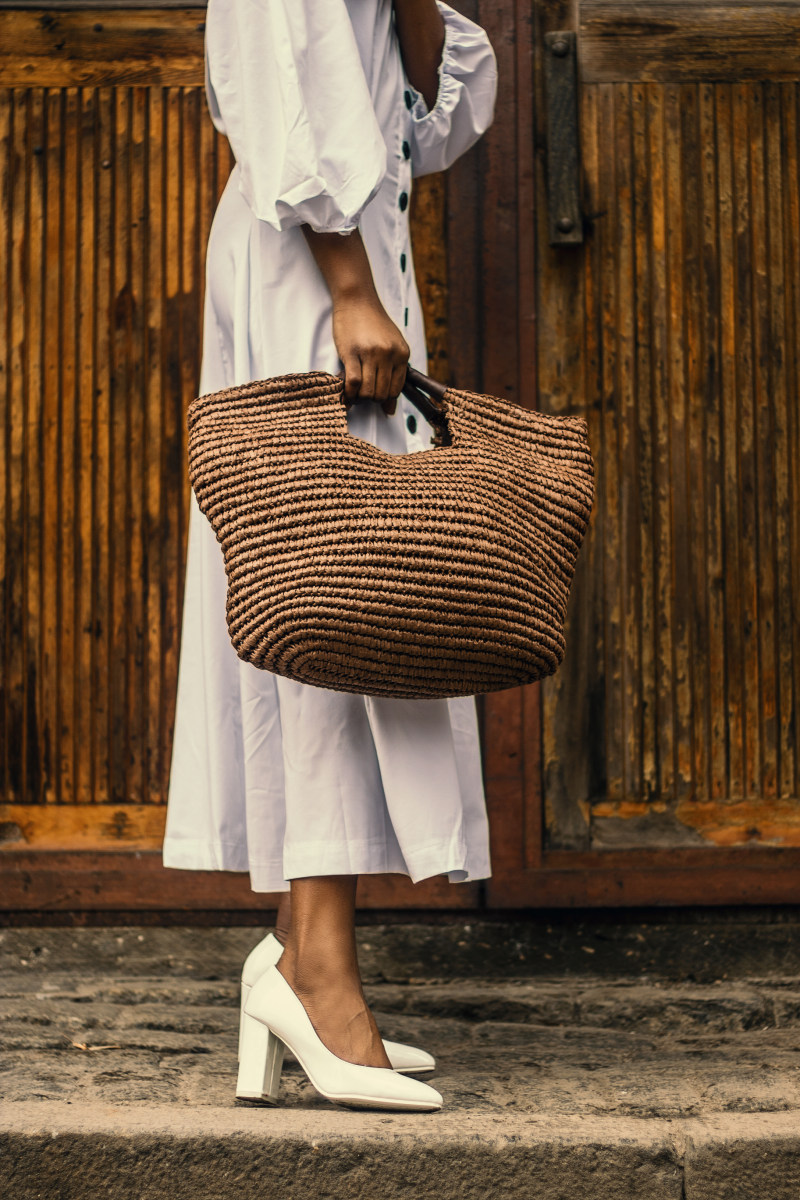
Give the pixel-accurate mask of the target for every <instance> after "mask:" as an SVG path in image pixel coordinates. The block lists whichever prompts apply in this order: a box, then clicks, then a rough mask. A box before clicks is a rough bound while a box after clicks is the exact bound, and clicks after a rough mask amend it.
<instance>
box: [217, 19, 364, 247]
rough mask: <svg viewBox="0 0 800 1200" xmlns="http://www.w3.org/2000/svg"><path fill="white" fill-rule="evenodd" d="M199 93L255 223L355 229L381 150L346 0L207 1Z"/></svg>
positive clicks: (327, 230) (326, 229)
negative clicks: (229, 152) (203, 93)
mask: <svg viewBox="0 0 800 1200" xmlns="http://www.w3.org/2000/svg"><path fill="white" fill-rule="evenodd" d="M206 89H207V93H208V100H209V108H210V110H211V116H212V119H213V121H214V124H215V125H216V127H217V129H219V130H220V131H221V132H222V133H224V134H225V135H226V136H227V138H228V140H229V142H230V144H231V148H232V150H233V154H234V157H235V158H236V162H237V165H238V168H239V188H240V191H241V192H242V194H243V196H244V197H245V199H246V200H247V203H248V204H249V205H250V208H251V209H252V211H253V213H254V214H255V216H256V217H258V218H259V219H260V220H262V221H266V222H267V223H268V224H269V225H271V226H273V227H274V228H275V229H277V230H284V229H289V228H291V227H292V226H295V225H301V224H308V225H310V226H311V228H312V229H315V230H318V231H319V232H323V233H333V232H338V233H348V232H350V231H351V230H353V229H355V228H356V227H357V225H358V220H359V216H360V214H361V212H362V211H363V209H364V208H365V207H366V205H367V204H368V203H369V201H370V200H371V199H372V197H373V196H374V195H375V193H376V192H377V190H378V187H379V186H380V183H381V180H382V179H383V176H384V174H385V171H386V144H385V142H384V139H383V136H382V134H381V131H380V128H379V126H378V122H377V120H376V118H375V113H374V109H373V105H372V100H371V98H370V94H369V89H368V87H367V82H366V79H365V77H364V70H363V67H362V64H361V59H360V57H359V53H358V46H357V43H356V40H355V35H354V33H353V27H352V24H351V22H350V19H349V16H348V13H347V8H346V6H345V0H325V2H324V3H319V0H209V5H208V14H207V20H206Z"/></svg>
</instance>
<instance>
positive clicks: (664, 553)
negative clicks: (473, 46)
mask: <svg viewBox="0 0 800 1200" xmlns="http://www.w3.org/2000/svg"><path fill="white" fill-rule="evenodd" d="M645 96H646V103H647V117H648V120H647V132H648V177H649V204H650V223H651V224H650V237H651V243H650V258H651V276H650V289H651V290H650V296H649V300H650V305H651V309H650V311H651V317H650V321H651V324H650V331H649V333H650V341H651V345H652V348H653V351H652V357H651V361H650V369H651V387H652V393H651V402H652V415H651V420H652V422H653V439H654V442H655V444H656V445H657V446H658V453H657V455H656V456H655V458H654V462H653V467H654V479H655V489H654V513H653V515H654V523H653V543H652V548H651V554H652V566H651V568H650V569H651V570H653V572H654V601H655V610H654V613H653V633H654V640H655V654H654V667H655V673H656V674H655V693H656V745H657V772H658V773H657V776H656V781H657V782H656V787H657V794H658V795H660V796H669V795H671V794H672V789H673V786H674V775H675V704H674V662H673V628H672V620H671V617H672V599H673V595H672V571H671V564H672V520H671V517H672V512H671V509H672V496H671V493H670V467H671V464H670V457H669V448H670V439H669V422H670V403H669V401H670V397H669V374H668V361H669V345H668V341H667V334H668V331H669V329H670V324H669V311H668V305H669V292H668V286H669V280H668V270H669V265H668V260H667V251H668V248H667V204H668V202H669V196H668V192H667V180H666V179H665V161H666V144H665V143H666V129H665V125H666V117H665V111H664V108H665V98H664V90H663V88H661V87H657V86H653V85H649V86H648V87H647V88H646V91H645Z"/></svg>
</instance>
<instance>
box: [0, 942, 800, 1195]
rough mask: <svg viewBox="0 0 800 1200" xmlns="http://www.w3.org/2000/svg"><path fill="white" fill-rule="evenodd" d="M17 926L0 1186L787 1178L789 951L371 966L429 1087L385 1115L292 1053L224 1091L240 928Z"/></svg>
mask: <svg viewBox="0 0 800 1200" xmlns="http://www.w3.org/2000/svg"><path fill="white" fill-rule="evenodd" d="M7 932H8V931H7ZM13 932H14V933H15V939H14V940H13V944H10V943H9V941H8V940H6V941H5V942H4V943H2V944H0V1093H1V1094H2V1106H0V1147H2V1149H0V1195H2V1196H8V1197H9V1198H10V1200H29V1198H30V1200H33V1198H34V1197H36V1198H37V1200H38V1198H43V1197H47V1198H48V1200H51V1198H53V1200H73V1197H74V1200H94V1198H95V1197H104V1198H106V1197H107V1198H109V1200H116V1197H120V1198H121V1197H123V1196H124V1197H125V1200H151V1197H152V1200H155V1198H156V1197H158V1198H159V1200H163V1197H165V1196H169V1197H170V1200H183V1198H184V1197H187V1198H188V1197H189V1196H191V1198H192V1200H221V1198H225V1200H227V1198H228V1197H231V1198H232V1200H250V1198H251V1197H252V1198H253V1200H255V1198H256V1197H258V1198H259V1200H261V1198H262V1197H269V1200H307V1198H312V1197H313V1198H315V1200H316V1197H321V1198H330V1200H339V1198H349V1197H359V1200H378V1198H380V1200H394V1198H395V1197H400V1198H403V1200H406V1198H410V1197H414V1198H415V1200H416V1198H417V1197H428V1196H430V1197H436V1198H437V1200H449V1198H450V1197H453V1198H456V1197H458V1200H465V1198H466V1200H470V1198H471V1197H473V1196H474V1197H477V1196H481V1197H482V1198H483V1197H485V1196H487V1195H492V1196H494V1195H495V1194H496V1195H498V1196H502V1197H506V1196H507V1197H525V1198H526V1200H538V1198H539V1197H541V1198H542V1200H544V1198H545V1197H546V1198H547V1200H551V1198H558V1200H561V1198H563V1200H584V1198H586V1200H606V1198H609V1200H616V1198H617V1197H620V1198H622V1197H624V1198H625V1200H651V1198H652V1200H751V1198H752V1200H798V1197H800V980H799V979H798V978H797V976H796V975H795V976H792V975H790V974H789V973H788V970H784V973H782V974H781V973H778V974H776V975H775V976H774V977H771V976H768V975H766V976H764V975H762V976H760V977H758V978H751V979H747V978H742V976H741V972H739V971H737V970H733V971H732V974H733V975H734V976H735V978H734V979H733V980H724V979H721V978H720V979H719V980H718V981H717V982H707V983H695V982H691V981H687V980H682V981H680V982H673V981H669V980H664V979H653V978H651V977H649V976H647V975H646V974H645V973H643V972H639V973H634V974H632V975H631V976H630V977H617V978H610V977H604V976H601V977H599V978H598V977H592V976H591V975H589V974H587V973H584V974H582V975H580V976H578V975H567V976H564V975H562V976H560V977H557V976H553V975H549V976H548V975H539V976H538V977H532V976H529V977H526V978H521V979H514V978H503V977H502V976H501V977H499V978H480V977H477V976H476V975H473V976H471V977H469V978H464V979H462V980H460V981H459V980H453V979H451V980H449V981H446V982H438V983H437V982H434V981H433V980H432V978H431V977H430V975H429V976H428V977H425V978H422V979H418V980H417V981H409V977H410V972H407V974H406V976H405V981H404V982H387V981H386V979H385V975H386V972H384V971H383V970H380V969H373V970H372V972H371V978H372V980H373V982H372V983H370V984H369V986H368V988H367V992H368V998H369V1000H370V1003H371V1005H372V1007H373V1009H374V1011H375V1013H376V1017H377V1019H378V1022H379V1026H380V1028H381V1031H382V1033H383V1035H384V1036H385V1037H388V1038H392V1039H394V1040H396V1041H405V1042H410V1043H413V1044H416V1045H420V1046H424V1047H425V1048H426V1049H428V1050H430V1051H432V1052H433V1053H435V1054H436V1057H437V1072H436V1075H435V1077H434V1079H433V1082H434V1083H435V1085H436V1087H437V1088H438V1089H439V1090H440V1091H441V1092H442V1095H443V1097H444V1100H445V1107H444V1109H443V1111H442V1112H441V1113H437V1114H427V1115H423V1114H413V1115H412V1114H406V1115H399V1114H392V1113H374V1112H357V1111H353V1110H351V1111H348V1110H345V1109H342V1108H337V1107H335V1106H333V1105H331V1104H329V1103H328V1102H327V1101H324V1100H322V1099H321V1098H320V1097H318V1096H317V1095H316V1093H315V1092H314V1091H313V1089H312V1088H311V1086H310V1084H309V1083H308V1081H307V1080H306V1078H305V1076H304V1075H303V1073H302V1071H301V1070H300V1068H299V1067H298V1066H297V1064H294V1063H291V1062H290V1063H288V1064H287V1066H286V1068H285V1070H284V1074H283V1079H282V1088H281V1102H280V1105H279V1107H277V1108H265V1107H262V1106H253V1105H246V1104H242V1103H240V1102H237V1101H236V1100H235V1098H234V1095H233V1091H234V1083H235V1071H236V1035H237V1004H238V989H237V983H236V973H237V972H238V970H239V966H240V963H241V957H242V956H243V953H246V951H247V949H248V948H249V946H250V945H252V944H253V942H254V941H255V940H257V933H256V934H255V936H254V932H253V931H252V930H248V931H241V930H240V931H237V932H238V933H240V934H241V933H242V932H244V933H245V935H246V936H245V937H244V938H242V939H239V940H238V941H234V940H232V939H229V938H228V937H227V936H226V935H227V933H228V932H229V931H209V932H210V934H211V935H214V936H206V943H205V944H206V948H207V951H208V952H207V953H206V955H205V957H204V958H202V959H199V958H195V957H194V953H195V951H196V950H197V949H198V948H199V942H196V943H195V944H194V945H192V943H191V939H190V940H189V942H188V943H187V944H183V943H181V941H180V939H179V938H176V937H175V936H174V935H175V934H176V931H175V930H170V931H154V930H146V931H140V933H136V932H135V931H130V930H129V931H125V932H124V933H121V934H119V935H113V937H116V936H120V937H122V939H123V944H122V946H121V947H119V944H118V943H117V947H118V950H119V952H118V953H114V942H113V937H112V936H111V935H110V934H109V931H101V933H102V938H101V939H100V940H101V947H100V948H101V950H102V953H99V954H96V955H95V954H93V952H92V951H93V945H94V944H95V943H94V937H93V935H94V934H95V932H96V931H91V930H80V931H75V930H59V931H53V930H49V931H47V933H48V939H47V941H46V942H45V944H44V947H43V946H42V941H43V939H42V938H41V936H40V934H41V931H28V939H29V941H28V945H27V947H26V946H25V944H24V940H23V939H22V938H21V932H22V931H13ZM194 932H197V931H194ZM220 932H221V933H222V935H223V936H220V937H219V938H215V933H220ZM17 935H20V936H17ZM56 935H57V936H56ZM4 936H5V935H4ZM139 936H141V937H142V941H141V942H140V941H138V940H133V939H138V937H139ZM362 936H363V931H362ZM59 939H61V942H62V943H63V945H62V947H61V948H60V947H59ZM368 944H371V943H368ZM210 946H212V947H213V946H215V947H216V948H215V949H214V950H213V952H212V951H211V950H209V949H208V947H210ZM131 947H133V949H131ZM234 947H235V950H236V953H235V955H234V954H233V953H232V951H233V949H234ZM137 948H140V949H139V951H138V952H137ZM37 949H38V951H39V953H36V951H37ZM45 950H46V951H47V953H46V954H45V952H44V951H45ZM240 952H241V953H240ZM366 953H367V954H369V953H370V951H369V950H367V951H366ZM414 953H419V950H418V949H417V950H416V951H414ZM407 961H408V960H406V962H407ZM373 965H374V964H373ZM720 965H724V964H720ZM788 965H789V964H788V960H787V961H786V962H785V967H788ZM431 974H432V972H431Z"/></svg>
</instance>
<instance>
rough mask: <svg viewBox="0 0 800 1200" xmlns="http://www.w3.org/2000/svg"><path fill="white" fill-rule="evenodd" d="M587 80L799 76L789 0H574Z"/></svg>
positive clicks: (797, 20)
mask: <svg viewBox="0 0 800 1200" xmlns="http://www.w3.org/2000/svg"><path fill="white" fill-rule="evenodd" d="M579 9H580V39H579V46H580V66H581V77H582V78H583V80H584V82H586V83H619V82H645V81H649V82H662V83H664V82H668V81H671V82H693V81H695V80H696V79H698V78H702V79H705V80H708V81H723V80H726V81H729V82H734V81H742V80H748V79H753V80H764V79H771V80H773V81H778V80H789V79H798V78H800V59H798V53H797V47H798V44H800V7H798V5H797V3H796V0H767V2H763V0H762V2H756V3H753V0H725V3H717V4H706V3H705V0H580V3H579Z"/></svg>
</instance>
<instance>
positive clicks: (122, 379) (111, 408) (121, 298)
mask: <svg viewBox="0 0 800 1200" xmlns="http://www.w3.org/2000/svg"><path fill="white" fill-rule="evenodd" d="M105 115H106V114H104V117H105ZM107 119H108V130H107V133H106V137H107V140H108V156H107V157H105V156H104V158H103V160H102V162H101V176H100V177H101V179H102V180H103V181H104V182H105V183H106V186H107V187H108V188H109V192H110V195H109V196H108V208H107V209H106V206H105V204H104V206H103V210H104V213H105V212H107V214H108V215H107V220H108V225H109V234H110V242H111V256H110V261H109V263H108V274H109V285H108V306H107V313H106V318H105V324H106V327H107V329H108V342H109V357H110V372H109V403H108V408H107V410H106V412H105V413H102V412H101V411H98V414H97V419H98V423H100V422H101V421H104V422H105V425H106V428H105V429H103V430H102V436H103V439H104V440H105V442H106V444H107V445H108V457H109V463H110V470H109V479H108V492H107V504H108V515H109V534H110V541H109V549H108V553H109V560H110V562H109V565H110V579H109V595H108V616H107V620H108V626H107V634H106V638H105V639H104V645H106V646H107V648H108V669H109V676H108V684H107V688H108V706H109V721H108V744H107V749H106V752H107V754H108V757H109V776H108V784H107V788H106V789H105V790H101V792H100V796H98V798H100V797H101V796H102V798H103V799H108V800H111V799H113V800H114V801H115V803H117V804H121V803H123V802H124V801H125V800H126V799H127V798H128V797H129V796H135V795H138V794H139V787H140V786H141V781H140V778H137V775H138V767H139V755H138V754H137V753H136V749H137V747H136V734H135V727H136V724H137V723H138V721H139V713H140V711H141V707H140V703H137V702H136V700H135V699H134V701H133V703H132V704H131V698H132V695H133V696H134V697H135V694H136V690H137V685H138V684H139V682H140V681H139V677H138V676H139V670H138V661H137V656H136V651H135V639H136V624H137V620H138V615H139V610H138V588H137V586H136V576H135V575H134V573H133V571H132V569H131V568H132V553H131V529H130V525H131V521H130V512H131V508H132V507H135V505H136V498H135V491H136V480H135V475H134V472H133V471H132V468H131V462H132V460H133V459H134V458H135V456H136V455H137V453H138V451H139V446H140V444H141V443H140V442H137V441H136V440H134V430H133V422H132V413H131V409H132V407H133V406H132V404H131V397H130V387H131V381H130V369H131V363H132V359H133V355H132V353H131V344H130V302H131V301H130V95H129V91H128V89H126V88H122V87H120V88H114V89H113V91H112V93H111V96H110V111H109V112H108V114H107ZM137 785H138V786H137Z"/></svg>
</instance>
